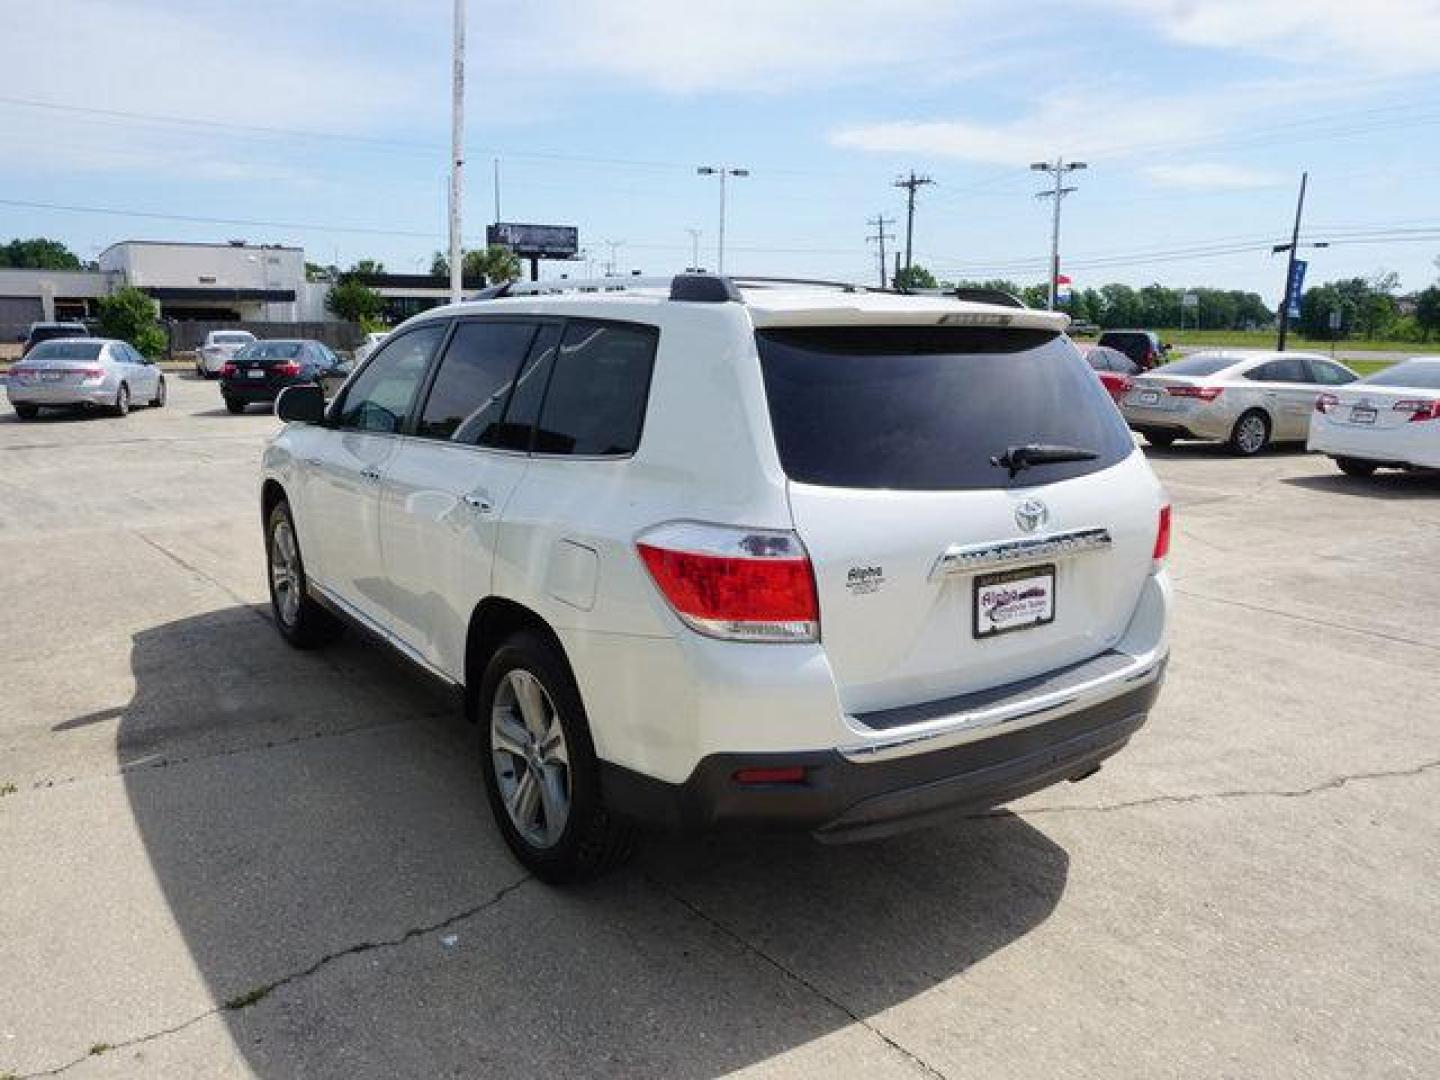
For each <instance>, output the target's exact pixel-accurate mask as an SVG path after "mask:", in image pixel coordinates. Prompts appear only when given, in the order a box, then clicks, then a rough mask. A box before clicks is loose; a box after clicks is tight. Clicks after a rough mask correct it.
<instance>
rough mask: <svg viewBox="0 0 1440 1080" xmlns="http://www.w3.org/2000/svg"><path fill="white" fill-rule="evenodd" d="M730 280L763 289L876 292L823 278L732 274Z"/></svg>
mask: <svg viewBox="0 0 1440 1080" xmlns="http://www.w3.org/2000/svg"><path fill="white" fill-rule="evenodd" d="M730 280H731V281H733V282H734V283H735V284H737V285H739V286H742V287H743V286H746V285H755V286H758V287H759V288H762V289H768V288H773V287H776V286H781V285H816V286H819V287H820V288H824V289H843V290H844V291H845V292H874V291H875V290H874V289H871V288H870V287H869V286H866V285H857V284H855V283H854V282H853V281H827V280H824V279H822V278H798V277H755V276H753V275H751V274H731V275H730Z"/></svg>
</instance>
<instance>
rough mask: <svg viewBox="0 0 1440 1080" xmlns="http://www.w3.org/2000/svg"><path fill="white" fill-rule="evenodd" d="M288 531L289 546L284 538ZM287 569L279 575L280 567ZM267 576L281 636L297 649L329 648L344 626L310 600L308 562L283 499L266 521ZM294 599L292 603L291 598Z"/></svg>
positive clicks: (272, 610) (271, 601)
mask: <svg viewBox="0 0 1440 1080" xmlns="http://www.w3.org/2000/svg"><path fill="white" fill-rule="evenodd" d="M281 530H286V531H288V535H289V545H288V552H287V545H286V543H285V541H284V540H282V539H281ZM282 565H283V567H284V569H283V571H281V572H278V573H277V567H279V566H282ZM265 577H266V580H267V582H268V584H269V586H270V612H271V614H272V615H274V617H275V627H276V629H278V630H279V631H280V636H281V637H283V638H284V639H285V640H286V641H288V642H289V643H290V644H291V645H293V646H295V648H297V649H317V648H319V647H320V646H322V645H328V644H329V643H330V642H332V641H334V640H335V639H336V638H337V637H338V636H339V635H340V632H341V630H342V629H343V627H342V626H341V625H340V621H339V620H338V619H337V618H335V616H334V615H332V614H330V612H328V611H326V610H325V609H324V608H323V607H321V606H320V605H319V604H317V603H316V602H315V601H314V600H312V599H311V598H310V594H309V592H308V591H307V589H306V587H305V581H306V579H305V559H304V556H303V555H302V554H301V552H300V536H299V534H298V533H297V532H296V531H295V521H294V519H293V518H292V517H291V516H290V504H289V503H287V502H286V501H285V500H284V499H281V500H280V501H279V502H277V503H276V504H275V505H274V506H273V507H271V508H270V514H269V516H268V517H267V518H266V519H265ZM292 597H293V603H290V602H289V600H290V598H292Z"/></svg>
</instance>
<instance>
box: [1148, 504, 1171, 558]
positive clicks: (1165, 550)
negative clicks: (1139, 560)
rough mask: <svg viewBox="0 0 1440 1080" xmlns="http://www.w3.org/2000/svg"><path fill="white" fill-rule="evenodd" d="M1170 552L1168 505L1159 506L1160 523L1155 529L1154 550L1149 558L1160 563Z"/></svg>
mask: <svg viewBox="0 0 1440 1080" xmlns="http://www.w3.org/2000/svg"><path fill="white" fill-rule="evenodd" d="M1169 554H1170V506H1169V504H1168V503H1167V504H1166V505H1165V506H1162V507H1160V523H1159V524H1158V525H1157V526H1156V529H1155V550H1154V552H1153V553H1152V554H1151V556H1150V557H1151V558H1152V559H1154V560H1155V562H1156V563H1162V562H1164V561H1165V559H1166V558H1167V557H1168V556H1169Z"/></svg>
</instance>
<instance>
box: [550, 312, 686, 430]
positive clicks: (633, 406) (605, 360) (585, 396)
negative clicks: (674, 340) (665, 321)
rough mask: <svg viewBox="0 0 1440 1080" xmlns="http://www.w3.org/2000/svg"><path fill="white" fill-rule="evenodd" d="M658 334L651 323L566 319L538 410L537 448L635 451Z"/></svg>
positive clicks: (648, 388) (648, 389)
mask: <svg viewBox="0 0 1440 1080" xmlns="http://www.w3.org/2000/svg"><path fill="white" fill-rule="evenodd" d="M658 339H659V332H658V331H657V330H655V328H654V327H645V326H621V325H617V324H614V323H594V322H580V321H576V322H571V323H570V324H568V325H567V326H566V328H565V337H564V339H563V340H562V341H561V344H560V354H559V355H558V356H557V357H556V358H555V363H554V370H553V371H552V373H551V375H550V385H549V387H548V389H547V390H546V393H545V404H544V405H543V406H542V408H541V411H540V424H539V428H538V429H537V431H536V434H535V445H534V449H535V452H536V453H540V454H589V455H616V454H630V453H634V451H635V447H636V446H638V445H639V443H640V425H641V422H642V421H643V420H644V417H645V399H646V398H647V397H648V396H649V391H650V370H651V368H652V367H653V365H654V362H655V345H656V342H657V341H658Z"/></svg>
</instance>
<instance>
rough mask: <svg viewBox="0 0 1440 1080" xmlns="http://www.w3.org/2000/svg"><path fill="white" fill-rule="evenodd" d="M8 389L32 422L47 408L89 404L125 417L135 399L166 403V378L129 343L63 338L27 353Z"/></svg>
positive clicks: (12, 400)
mask: <svg viewBox="0 0 1440 1080" xmlns="http://www.w3.org/2000/svg"><path fill="white" fill-rule="evenodd" d="M5 393H6V394H7V395H8V396H9V398H10V405H11V407H12V408H14V410H15V415H16V416H18V417H19V418H20V419H21V420H33V419H34V418H35V417H36V416H39V415H40V410H41V409H42V408H44V407H48V406H53V407H56V408H73V407H76V406H84V407H87V408H97V409H104V410H106V411H107V412H110V413H111V414H113V415H115V416H124V415H125V414H127V413H128V412H129V411H130V406H131V405H132V404H135V403H144V404H149V405H155V406H160V405H164V404H165V376H164V374H163V373H162V372H161V371H160V369H159V368H158V367H157V366H156V365H155V362H154V361H153V360H150V359H148V358H146V357H144V356H141V355H140V353H139V352H137V351H136V350H135V349H134V348H133V347H132V346H131V345H129V344H127V343H126V342H123V341H114V340H111V339H109V338H61V339H56V340H53V341H46V342H43V343H42V344H39V345H37V346H35V348H33V349H31V350H30V351H29V352H28V353H26V355H25V359H23V360H21V361H19V362H18V363H17V364H15V366H14V367H12V368H11V369H10V375H9V378H7V379H6V381H5Z"/></svg>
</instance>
